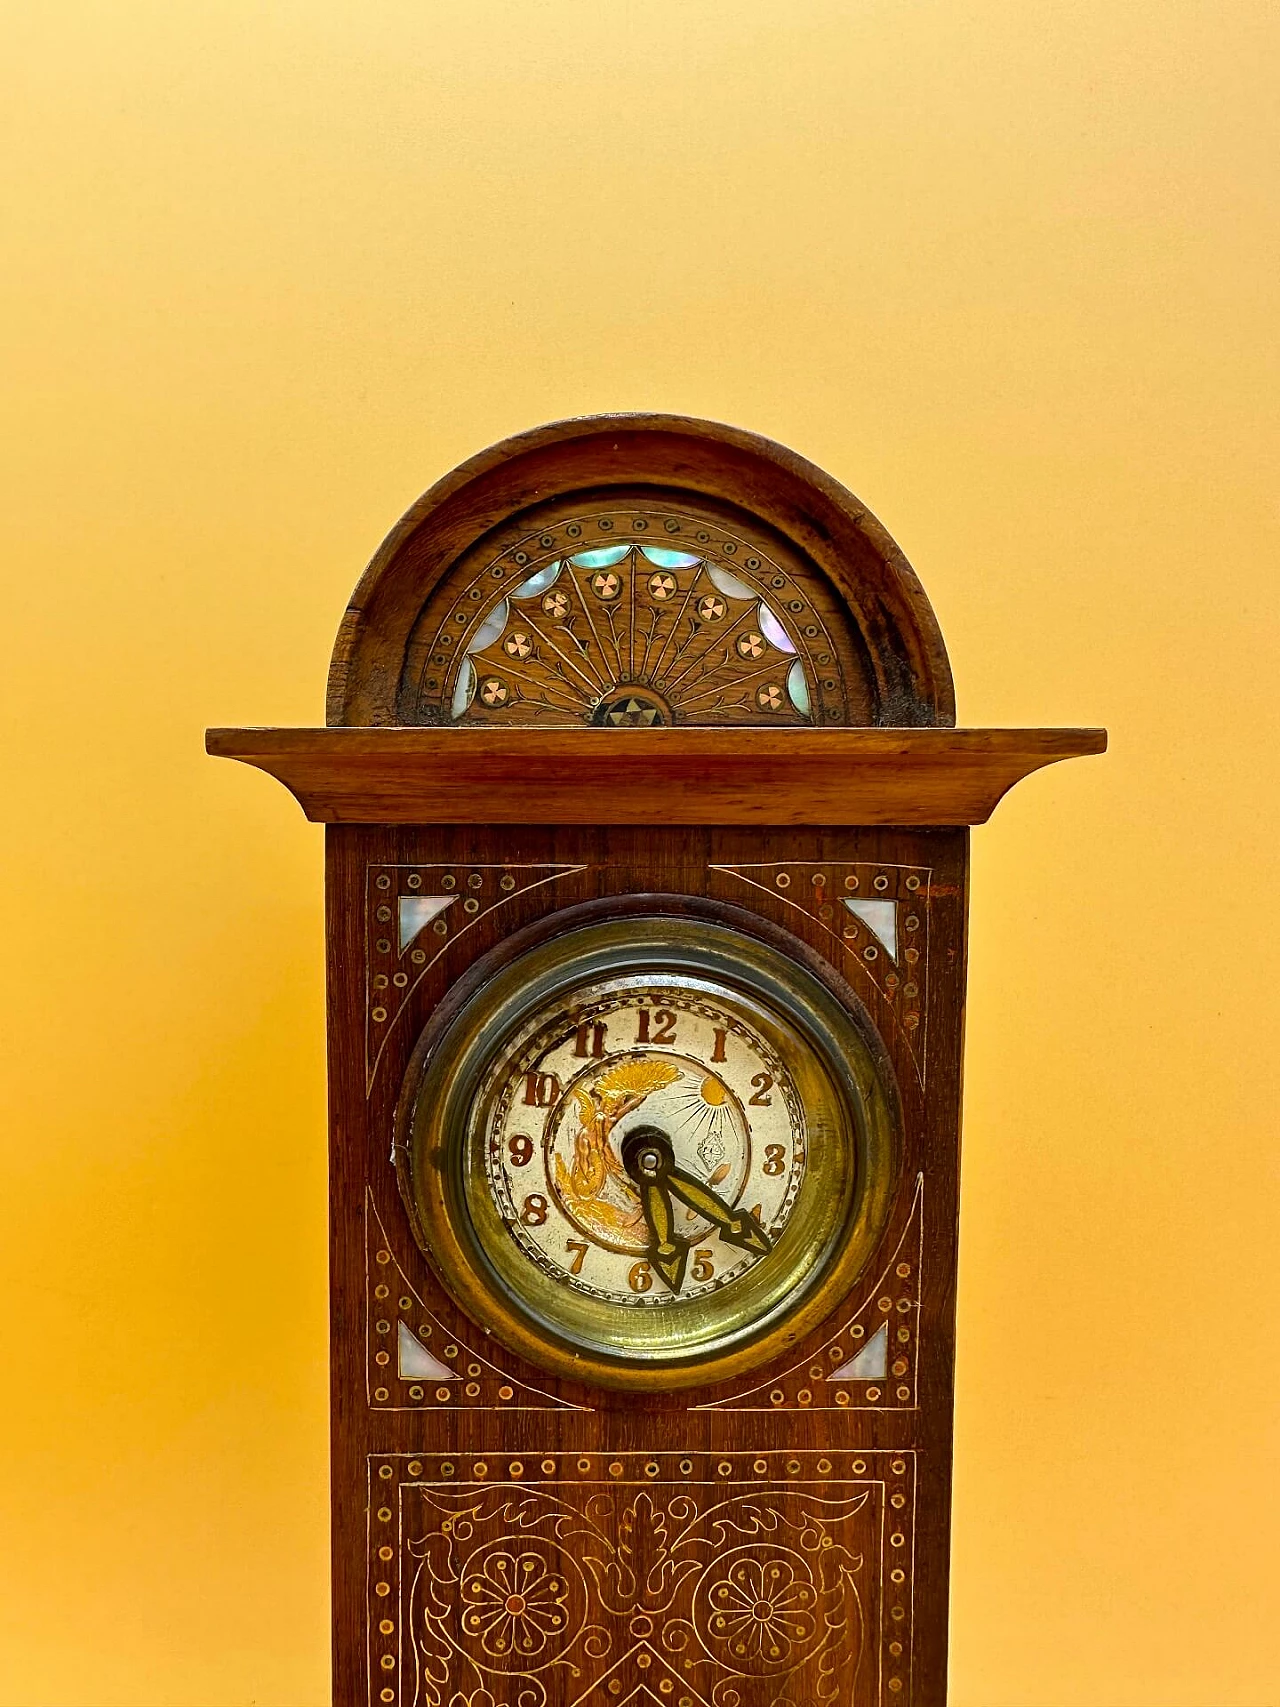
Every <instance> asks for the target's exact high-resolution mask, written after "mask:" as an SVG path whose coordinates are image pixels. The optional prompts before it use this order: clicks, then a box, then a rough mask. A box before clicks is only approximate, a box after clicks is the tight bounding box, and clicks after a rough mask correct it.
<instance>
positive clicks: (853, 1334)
mask: <svg viewBox="0 0 1280 1707" xmlns="http://www.w3.org/2000/svg"><path fill="white" fill-rule="evenodd" d="M866 1331H867V1330H866V1329H865V1328H864V1327H863V1325H862V1323H861V1322H855V1323H854V1324H853V1326H852V1327H851V1328H850V1329H849V1338H850V1339H855V1340H860V1339H861V1338H862V1336H863V1335H864V1334H865V1333H866Z"/></svg>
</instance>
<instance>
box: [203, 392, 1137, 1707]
mask: <svg viewBox="0 0 1280 1707" xmlns="http://www.w3.org/2000/svg"><path fill="white" fill-rule="evenodd" d="M557 564H558V565H560V567H559V569H556V568H555V565H557ZM468 671H470V674H468ZM953 724H954V698H953V692H952V683H951V674H950V669H949V666H948V663H947V658H946V653H945V650H944V647H943V644H942V639H941V636H940V634H939V632H938V628H937V625H936V622H935V620H934V617H933V613H932V611H931V609H930V607H929V604H928V601H927V599H926V598H925V595H924V593H923V591H922V589H921V587H920V585H919V583H918V581H917V580H916V578H915V576H914V574H913V573H912V571H911V569H910V567H909V565H908V564H907V563H906V560H905V559H904V558H903V556H902V554H901V552H900V551H899V550H898V549H897V547H896V546H895V545H894V544H893V542H892V541H891V540H890V539H889V537H888V536H887V534H886V533H885V532H884V530H883V529H882V528H881V527H880V526H879V524H878V523H877V522H876V521H875V519H874V518H873V517H871V516H870V515H869V514H868V513H867V511H866V510H865V509H864V508H863V507H862V506H861V505H860V504H859V503H858V502H857V501H856V500H855V499H854V498H853V497H852V496H851V494H849V493H848V492H846V491H845V490H844V489H843V488H842V487H841V486H839V485H838V484H837V483H835V482H834V481H832V480H831V479H830V478H829V477H828V476H826V475H824V474H823V473H821V472H820V471H819V470H817V469H815V468H814V467H812V465H810V464H808V463H806V462H804V461H803V460H802V459H801V458H799V457H797V456H795V455H793V454H792V453H790V452H788V451H786V450H783V449H782V448H781V447H779V446H777V445H774V444H771V443H769V442H768V441H765V440H762V439H759V438H757V437H755V436H753V435H751V434H748V433H744V432H740V431H737V430H733V429H729V428H725V427H721V426H714V425H711V424H709V423H705V422H699V421H689V420H684V419H678V418H674V417H666V416H619V417H603V418H597V419H588V420H581V421H570V422H565V423H560V424H557V425H554V426H551V427H546V428H541V429H538V430H536V431H534V432H531V433H527V434H524V435H521V436H519V437H517V438H515V439H512V440H509V441H507V442H506V443H504V444H501V445H499V446H497V447H495V448H493V449H491V450H489V451H486V452H485V453H483V454H482V455H480V456H478V457H475V458H473V459H472V460H471V461H469V462H468V463H466V464H464V465H463V466H462V467H461V468H459V469H457V470H456V471H455V472H454V473H453V474H451V475H449V476H448V477H447V478H446V479H444V480H443V481H441V482H440V483H439V484H438V485H437V486H435V487H433V488H432V489H431V490H430V491H429V492H428V493H427V494H426V495H425V496H424V497H423V498H422V499H421V500H420V502H419V503H418V504H417V505H415V506H414V508H413V509H412V510H411V511H410V512H409V514H408V515H407V516H406V517H405V518H404V520H403V521H402V522H401V523H400V524H399V526H398V527H397V528H396V529H395V530H394V532H393V533H392V534H391V536H390V537H389V539H388V540H387V542H386V543H385V545H384V546H383V547H382V549H381V550H380V551H379V552H378V554H377V556H376V557H375V558H374V560H373V563H372V564H371V566H370V568H369V570H368V572H367V573H366V574H365V576H364V578H363V580H362V581H361V583H360V585H359V587H358V588H357V590H356V593H355V595H354V597H353V599H352V602H351V605H350V607H349V609H348V611H347V613H346V616H345V618H344V620H343V624H342V628H341V632H340V634H339V639H338V644H337V648H336V651H335V654H334V659H333V666H332V670H331V675H330V688H329V706H328V727H327V728H325V729H317V730H213V731H210V733H209V737H208V747H209V751H210V752H212V753H215V754H220V755H222V756H226V757H232V758H238V759H241V760H245V761H247V762H249V763H251V764H255V765H258V766H260V767H261V768H263V769H265V770H267V771H269V772H270V773H271V774H273V775H275V776H277V777H278V778H279V779H280V780H281V781H283V782H284V783H285V784H286V786H288V787H289V788H290V789H291V790H292V792H293V793H294V794H295V795H296V797H297V798H298V800H299V801H300V802H301V803H302V805H303V807H304V809H305V810H306V812H307V815H308V816H309V817H310V818H312V819H315V820H319V821H322V822H324V823H326V825H327V826H328V827H327V830H326V840H327V867H326V870H327V898H328V901H327V906H328V912H327V940H328V978H329V1062H330V1166H331V1187H330V1204H331V1226H332V1245H331V1249H332V1270H331V1288H332V1500H333V1596H334V1699H335V1701H336V1702H338V1703H340V1704H341V1707H356V1704H357V1703H359V1704H360V1707H365V1704H366V1703H367V1704H368V1707H578V1704H579V1703H583V1704H585V1703H588V1702H590V1703H592V1704H593V1707H607V1704H609V1703H613V1702H617V1703H622V1702H630V1701H632V1700H633V1699H638V1700H641V1701H643V1702H645V1703H646V1704H647V1707H653V1703H658V1704H660V1707H662V1704H667V1703H670V1704H671V1707H784V1704H785V1707H808V1704H810V1703H825V1702H841V1703H849V1704H850V1707H871V1704H873V1703H874V1704H876V1707H888V1704H894V1703H907V1702H915V1703H917V1704H919V1707H939V1704H941V1703H942V1702H943V1701H944V1699H945V1693H946V1633H947V1579H948V1528H949V1504H950V1483H951V1439H952V1364H953V1342H954V1308H955V1282H956V1226H957V1208H958V1163H959V1130H960V1089H961V1051H962V1041H963V1016H964V984H965V930H966V890H967V875H968V833H969V832H968V826H969V825H970V824H975V823H982V822H984V821H985V820H986V818H987V817H988V815H989V814H990V812H991V810H992V809H993V807H994V806H995V804H996V802H997V801H998V800H999V798H1000V796H1001V795H1002V794H1003V793H1004V792H1005V790H1006V789H1007V788H1008V787H1009V786H1011V784H1012V783H1013V782H1015V781H1017V780H1018V778H1019V777H1021V776H1023V775H1026V774H1027V773H1028V772H1029V771H1031V770H1034V769H1036V768H1037V767H1039V766H1041V765H1044V764H1048V763H1051V762H1053V761H1054V760H1057V759H1061V758H1066V757H1070V756H1073V755H1077V754H1085V753H1096V752H1100V751H1102V750H1103V748H1104V746H1105V736H1104V735H1103V733H1102V732H1101V731H1097V730H1078V731H1070V730H1060V731H1049V730H956V729H955V728H954V727H953ZM654 912H656V913H659V914H669V915H672V916H676V917H679V918H681V919H682V920H685V921H694V922H695V923H696V922H697V921H706V922H708V923H711V922H714V923H718V924H728V925H730V926H731V927H732V928H733V929H735V930H737V931H738V932H740V933H742V936H743V938H744V939H758V940H760V941H764V942H768V943H770V944H772V945H774V946H779V947H781V948H782V950H783V951H784V952H785V953H786V954H787V955H788V956H789V957H790V958H791V959H792V960H793V961H795V962H797V963H799V964H801V965H803V966H805V967H807V968H809V969H810V970H811V971H813V972H814V973H815V974H816V975H817V976H818V977H819V978H821V980H822V981H823V984H824V986H825V987H826V988H827V989H829V990H831V991H832V992H834V993H835V995H836V997H837V999H838V1000H840V1001H841V1002H843V1003H844V1004H845V1005H846V1007H847V1008H848V1009H849V1011H850V1012H851V1013H853V1014H854V1015H855V1016H856V1017H857V1020H858V1023H859V1024H860V1025H862V1026H863V1027H864V1028H866V1031H867V1033H868V1035H869V1036H871V1037H872V1038H873V1039H874V1043H875V1047H876V1048H877V1049H878V1050H879V1051H880V1052H881V1055H882V1058H883V1062H884V1064H885V1073H886V1082H887V1083H889V1084H890V1085H891V1086H892V1089H893V1096H894V1099H895V1109H896V1114H895V1126H896V1131H895V1155H894V1161H893V1166H892V1178H891V1179H890V1180H889V1181H888V1182H887V1186H886V1193H885V1213H884V1215H883V1218H882V1224H881V1225H880V1227H879V1229H878V1233H877V1237H876V1238H875V1240H874V1243H873V1247H872V1248H871V1250H870V1254H869V1255H868V1256H867V1258H866V1260H865V1262H864V1263H863V1264H862V1266H861V1268H860V1270H859V1272H858V1273H857V1276H856V1278H855V1279H854V1280H853V1281H852V1284H850V1283H849V1281H848V1277H847V1276H845V1278H844V1280H843V1281H842V1282H841V1283H840V1284H839V1285H838V1286H834V1287H830V1288H828V1289H827V1290H826V1291H825V1292H824V1293H823V1294H822V1297H821V1308H820V1309H819V1310H817V1311H816V1312H812V1313H811V1315H812V1316H813V1317H814V1319H812V1320H811V1321H810V1323H809V1325H808V1326H807V1327H806V1329H805V1331H804V1332H803V1335H802V1337H800V1338H798V1339H796V1340H795V1342H794V1343H792V1344H790V1345H789V1346H788V1347H787V1348H786V1349H785V1350H784V1351H783V1352H781V1353H780V1354H778V1355H774V1356H772V1357H771V1358H770V1360H769V1361H768V1362H765V1363H763V1364H756V1365H754V1366H752V1365H751V1363H750V1359H749V1358H748V1359H746V1360H745V1361H746V1365H747V1366H746V1367H742V1368H740V1369H738V1370H737V1371H736V1372H735V1373H733V1374H732V1375H731V1376H729V1377H728V1378H724V1377H721V1378H719V1379H717V1380H716V1381H715V1383H714V1384H713V1385H705V1384H698V1383H697V1382H696V1380H695V1381H694V1382H693V1384H691V1385H684V1386H679V1387H673V1386H670V1385H668V1384H666V1383H665V1382H664V1381H663V1380H662V1379H661V1378H657V1379H655V1380H654V1381H652V1382H651V1383H648V1384H645V1385H643V1386H642V1387H641V1389H640V1390H638V1391H637V1390H634V1389H633V1390H630V1391H627V1390H619V1389H618V1388H617V1387H615V1386H605V1385H600V1384H597V1383H596V1382H593V1381H574V1380H571V1379H567V1378H565V1377H563V1376H562V1375H558V1374H554V1373H551V1372H549V1370H548V1369H547V1368H545V1367H543V1366H542V1365H541V1363H540V1361H539V1360H538V1358H537V1357H536V1355H533V1354H531V1355H527V1356H526V1355H521V1354H520V1352H518V1351H517V1350H513V1349H512V1347H513V1345H518V1344H520V1343H521V1341H520V1339H519V1337H518V1336H517V1335H515V1334H513V1333H505V1332H503V1331H502V1324H501V1323H499V1324H497V1326H498V1331H496V1332H495V1331H492V1329H493V1326H494V1324H486V1325H483V1326H482V1325H481V1323H479V1322H478V1321H476V1320H474V1319H472V1318H471V1317H470V1316H469V1315H468V1314H467V1313H465V1312H464V1311H463V1310H461V1309H460V1308H459V1307H458V1306H457V1304H456V1303H455V1302H454V1300H453V1298H452V1297H451V1296H450V1293H449V1292H448V1291H447V1290H446V1289H445V1287H444V1286H443V1285H442V1284H441V1282H440V1278H439V1276H438V1274H437V1272H436V1269H435V1267H434V1266H433V1263H432V1262H431V1261H430V1260H429V1258H428V1255H427V1254H426V1253H424V1251H423V1250H422V1249H421V1248H420V1247H419V1244H418V1243H417V1242H416V1241H415V1238H414V1236H413V1232H412V1228H411V1222H410V1217H409V1215H408V1213H407V1211H406V1206H405V1203H404V1202H403V1201H402V1198H401V1193H400V1191H399V1189H398V1186H397V1171H396V1166H395V1161H396V1159H397V1157H396V1154H393V1151H396V1149H397V1146H402V1144H403V1137H402V1134H403V1126H404V1101H403V1099H404V1098H405V1096H406V1095H407V1094H408V1093H406V1091H405V1087H406V1084H408V1085H410V1086H412V1084H413V1082H414V1079H413V1074H414V1071H415V1068H414V1061H415V1047H416V1046H417V1045H418V1043H419V1039H420V1037H421V1036H422V1034H423V1032H424V1028H429V1027H430V1026H431V1025H432V1024H433V1023H434V1025H435V1026H436V1027H437V1029H438V1028H439V1026H440V1025H441V1024H442V1023H443V1021H444V1019H445V1018H447V1017H448V1015H449V1014H450V1013H451V1012H453V1011H455V1010H457V1009H458V1008H459V1007H460V1006H461V1004H463V1003H464V1002H465V1001H466V1000H467V999H468V998H469V997H470V996H471V995H472V994H473V992H475V991H476V990H477V989H482V988H483V986H484V982H485V979H486V978H487V977H490V976H492V975H493V974H494V973H495V971H496V970H497V969H498V968H500V967H501V966H503V965H505V964H509V963H510V962H511V961H512V959H513V958H514V957H516V956H518V955H519V954H520V953H522V952H524V951H525V950H527V949H529V948H530V947H532V946H534V945H536V944H537V943H538V942H540V941H544V940H546V939H548V938H549V937H552V936H554V935H556V934H557V933H561V932H563V931H564V930H565V929H567V928H569V927H571V926H572V925H573V924H574V923H575V922H578V921H585V920H592V919H599V918H614V917H622V916H626V915H627V914H628V913H631V914H635V913H646V914H647V913H654ZM398 1110H399V1112H398ZM427 1238H428V1240H429V1238H430V1233H429V1230H427ZM535 1352H536V1348H535Z"/></svg>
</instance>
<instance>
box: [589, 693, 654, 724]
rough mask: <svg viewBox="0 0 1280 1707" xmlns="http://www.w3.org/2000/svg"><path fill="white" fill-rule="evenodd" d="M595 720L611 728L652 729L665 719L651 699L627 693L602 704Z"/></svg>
mask: <svg viewBox="0 0 1280 1707" xmlns="http://www.w3.org/2000/svg"><path fill="white" fill-rule="evenodd" d="M597 721H598V722H600V723H603V724H605V725H606V726H607V727H608V728H611V729H652V728H655V727H656V726H657V725H658V724H661V723H664V722H665V721H666V719H665V718H664V717H663V715H662V711H661V708H660V707H658V706H656V705H654V703H653V701H652V700H648V699H640V698H639V697H638V696H637V695H635V694H627V695H626V696H625V697H624V698H622V699H615V700H611V701H609V703H608V704H607V705H605V706H603V707H602V708H601V711H600V712H599V713H598V714H597Z"/></svg>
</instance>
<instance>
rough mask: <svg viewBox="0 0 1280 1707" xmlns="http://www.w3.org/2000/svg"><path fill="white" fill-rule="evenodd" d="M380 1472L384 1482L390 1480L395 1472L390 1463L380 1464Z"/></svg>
mask: <svg viewBox="0 0 1280 1707" xmlns="http://www.w3.org/2000/svg"><path fill="white" fill-rule="evenodd" d="M378 1474H379V1475H380V1476H381V1477H382V1479H383V1481H384V1482H389V1481H390V1480H391V1478H392V1476H393V1475H394V1474H395V1472H394V1470H392V1468H391V1466H390V1464H380V1465H379V1466H378Z"/></svg>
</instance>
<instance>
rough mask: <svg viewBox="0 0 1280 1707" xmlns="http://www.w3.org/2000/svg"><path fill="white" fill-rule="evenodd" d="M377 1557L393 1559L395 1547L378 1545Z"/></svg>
mask: <svg viewBox="0 0 1280 1707" xmlns="http://www.w3.org/2000/svg"><path fill="white" fill-rule="evenodd" d="M378 1557H379V1558H380V1559H394V1558H395V1549H394V1548H392V1547H379V1548H378Z"/></svg>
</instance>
